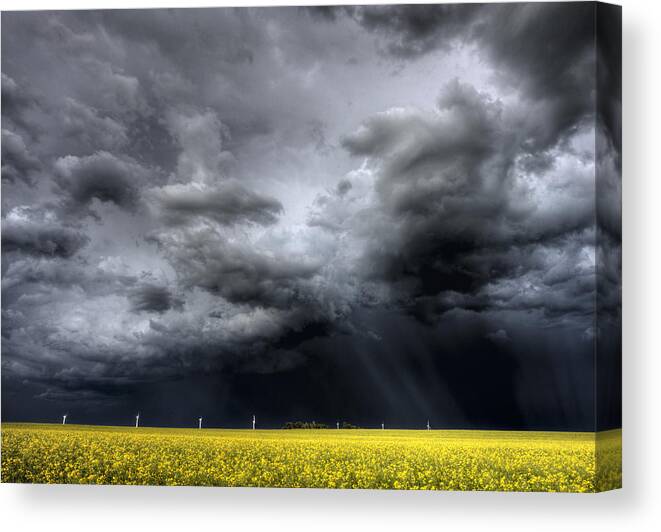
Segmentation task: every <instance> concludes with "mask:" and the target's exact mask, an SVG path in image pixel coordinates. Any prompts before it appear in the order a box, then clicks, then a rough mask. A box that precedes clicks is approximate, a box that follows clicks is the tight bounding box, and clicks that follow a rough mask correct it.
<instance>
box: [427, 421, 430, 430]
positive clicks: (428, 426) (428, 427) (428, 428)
mask: <svg viewBox="0 0 661 532" xmlns="http://www.w3.org/2000/svg"><path fill="white" fill-rule="evenodd" d="M427 430H431V425H430V424H429V420H427Z"/></svg>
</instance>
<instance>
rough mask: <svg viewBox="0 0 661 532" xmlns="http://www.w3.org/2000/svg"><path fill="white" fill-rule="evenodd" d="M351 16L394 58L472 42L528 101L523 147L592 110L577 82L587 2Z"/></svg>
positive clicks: (554, 137)
mask: <svg viewBox="0 0 661 532" xmlns="http://www.w3.org/2000/svg"><path fill="white" fill-rule="evenodd" d="M352 16H353V17H354V18H355V19H356V20H357V21H358V22H359V23H360V24H361V25H362V26H363V27H365V28H366V29H367V30H369V31H373V32H375V33H377V34H380V35H384V36H385V37H386V42H387V43H388V44H387V50H388V51H389V53H390V54H392V55H393V56H394V57H397V58H404V59H407V58H408V59H411V58H415V57H420V56H422V55H425V54H428V53H430V52H432V51H435V50H438V49H447V48H450V47H452V46H458V45H460V44H462V43H463V44H469V45H477V46H478V48H479V51H480V53H482V54H484V55H485V56H486V58H488V60H489V61H490V62H491V63H492V64H493V68H494V72H493V75H494V76H495V77H496V79H497V80H498V82H500V83H502V84H503V85H505V86H508V87H510V88H514V89H517V90H519V91H521V93H522V94H523V96H524V98H526V99H528V100H529V101H530V103H531V105H532V106H533V114H534V116H535V118H534V120H535V123H534V124H530V130H529V138H528V139H527V142H526V144H524V145H523V146H522V147H523V148H525V149H526V150H530V151H531V152H538V151H540V150H541V151H543V150H545V149H547V148H548V147H549V146H552V145H553V144H555V143H556V142H557V141H558V139H559V138H560V136H562V135H564V134H567V133H568V131H569V130H570V129H571V128H574V127H576V125H577V124H578V123H579V122H580V121H581V120H584V119H586V118H587V117H588V116H589V115H590V113H591V112H592V108H593V106H594V94H593V93H592V92H591V91H586V90H585V87H586V86H590V85H592V84H594V70H595V69H594V67H593V65H594V60H595V57H594V52H595V50H594V34H595V26H594V20H595V6H594V4H591V3H589V2H585V3H573V4H568V3H562V2H559V3H512V4H493V5H489V4H473V5H462V6H457V5H419V6H373V7H372V6H364V7H360V8H356V9H355V10H354V11H352ZM529 112H530V110H529Z"/></svg>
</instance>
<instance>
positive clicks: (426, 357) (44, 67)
mask: <svg viewBox="0 0 661 532" xmlns="http://www.w3.org/2000/svg"><path fill="white" fill-rule="evenodd" d="M595 9H596V8H595V6H594V4H590V3H585V4H568V3H558V4H520V3H515V4H502V5H488V4H467V5H450V4H447V5H416V6H413V5H412V6H357V7H356V6H339V7H321V8H305V9H301V8H246V9H229V8H228V9H177V10H131V11H122V10H112V11H69V12H64V11H62V12H21V13H18V12H17V13H3V32H2V65H3V72H2V187H3V189H2V192H3V195H2V196H3V203H2V251H3V272H2V273H3V277H2V290H3V309H2V312H3V314H2V316H3V319H2V335H3V344H2V366H3V374H2V378H3V417H4V416H8V417H11V418H16V419H23V418H25V419H27V418H30V419H33V418H36V417H39V416H38V415H35V414H34V413H35V412H56V411H59V410H58V409H61V408H63V406H62V405H71V404H78V405H79V416H80V419H83V418H84V417H85V416H87V415H91V414H90V412H91V405H94V411H95V412H103V413H102V414H98V415H102V416H105V420H107V421H115V420H116V419H117V417H115V416H120V415H124V414H123V413H121V412H123V411H124V410H128V409H132V408H134V407H136V408H139V409H141V410H143V409H144V411H145V412H147V411H148V410H149V408H151V409H152V412H153V416H154V418H153V419H155V420H156V419H159V420H160V422H161V423H164V424H179V423H182V421H181V420H182V419H184V417H185V416H187V415H189V412H188V410H187V411H186V412H184V411H183V410H181V408H183V407H181V405H174V403H173V402H172V401H170V399H168V398H169V397H174V396H177V395H182V394H183V395H185V396H187V397H190V402H189V403H187V405H188V406H190V408H189V410H190V409H193V408H195V409H200V408H202V407H203V405H209V404H213V405H215V410H214V412H215V414H214V415H217V416H218V418H217V419H218V422H219V423H220V422H221V421H223V422H227V423H229V424H231V423H235V422H237V420H239V419H243V418H244V416H246V415H247V412H254V411H255V410H258V409H261V410H260V411H261V412H263V413H264V416H266V418H267V419H270V420H272V422H273V423H274V424H279V423H280V422H281V421H284V420H287V418H288V416H297V417H300V418H305V417H306V416H307V417H310V419H317V420H327V421H329V420H330V421H332V420H333V419H336V417H342V418H349V417H352V419H355V421H356V422H363V423H371V422H372V421H371V420H372V418H373V417H374V416H377V417H379V416H382V417H383V416H386V417H387V418H388V419H391V420H392V423H393V424H394V425H397V424H399V425H400V426H417V425H416V424H418V423H419V422H420V420H421V419H425V420H426V419H428V418H431V419H432V420H433V423H436V424H438V425H440V424H446V425H447V426H462V427H469V426H488V427H501V428H502V427H520V428H530V427H537V428H540V427H541V428H574V429H581V430H585V429H586V428H588V429H589V428H590V427H591V426H593V421H594V420H593V418H592V417H591V416H592V413H593V411H594V408H593V407H594V404H593V400H594V388H593V380H592V375H593V370H594V367H593V364H594V359H593V349H594V342H595V341H596V340H595V338H597V339H599V338H608V335H605V336H604V333H603V332H602V331H600V330H599V329H598V328H597V329H595V324H594V320H595V297H596V296H597V295H601V301H602V302H601V304H600V311H601V312H602V313H603V314H604V315H607V316H609V317H610V318H612V320H613V321H612V323H611V324H615V325H614V327H616V326H617V320H618V319H619V318H618V316H619V314H618V313H619V305H620V294H619V290H618V287H619V283H620V273H619V264H620V262H621V259H620V244H619V240H620V237H621V231H620V223H619V219H620V211H619V195H620V193H621V181H620V167H621V163H620V150H621V138H620V136H619V124H620V121H621V114H620V106H621V94H620V93H619V92H618V91H617V90H613V91H611V92H609V93H608V97H602V98H601V99H598V98H597V97H596V95H595V87H596V86H597V83H600V84H601V85H602V86H604V87H606V86H610V85H612V84H617V79H616V78H617V76H616V71H617V61H616V59H617V57H616V56H617V53H616V52H617V47H616V46H614V45H608V44H606V45H603V46H601V47H599V49H597V47H595V35H597V33H598V32H599V31H600V30H599V23H600V22H599V21H600V20H601V19H600V18H599V17H598V16H597V17H595ZM610 65H615V68H614V69H612V68H610ZM596 161H598V164H597V163H596ZM595 175H597V176H598V178H597V179H596V178H595ZM597 188H599V189H600V198H602V199H600V201H599V202H598V204H597V205H596V207H595V194H596V191H597ZM596 217H598V220H599V223H598V226H596V224H595V219H596ZM602 236H603V238H602V239H601V240H600V245H599V246H597V238H598V237H602ZM597 277H599V282H597ZM597 285H598V286H597ZM600 335H602V336H600ZM554 346H557V348H555V347H554ZM487 375H489V376H491V377H492V378H491V379H490V378H487ZM475 386H479V387H481V389H484V390H487V391H488V392H489V393H490V400H489V401H488V403H489V404H488V405H487V404H485V402H484V401H478V400H477V399H476V398H475V397H471V395H470V394H469V393H468V392H466V390H468V389H474V388H475ZM497 390H500V393H499V394H498V393H496V392H497ZM503 390H505V391H503ZM156 398H162V401H160V400H156ZM361 398H362V399H361ZM159 401H160V402H159ZM188 406H187V408H188ZM49 415H50V414H49ZM146 415H148V414H146ZM196 415H197V414H196ZM159 416H160V417H159ZM388 416H389V417H388ZM74 417H75V416H74ZM382 417H379V420H381V419H382ZM86 419H87V418H86ZM89 421H90V422H98V421H100V420H96V421H95V420H93V419H89ZM616 422H617V421H614V423H616Z"/></svg>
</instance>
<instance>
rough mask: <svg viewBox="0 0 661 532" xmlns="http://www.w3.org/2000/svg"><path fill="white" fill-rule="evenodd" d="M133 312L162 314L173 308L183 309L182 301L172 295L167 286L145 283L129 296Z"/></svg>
mask: <svg viewBox="0 0 661 532" xmlns="http://www.w3.org/2000/svg"><path fill="white" fill-rule="evenodd" d="M128 298H129V301H130V302H131V310H133V312H155V313H158V314H162V313H163V312H166V311H168V310H170V309H172V308H177V309H181V306H182V301H181V300H180V299H178V298H177V297H176V296H175V295H174V294H172V293H171V292H170V290H169V288H168V287H167V286H161V285H158V284H154V283H149V282H145V283H142V284H140V285H139V286H137V287H135V288H134V289H133V290H131V292H130V293H129V294H128Z"/></svg>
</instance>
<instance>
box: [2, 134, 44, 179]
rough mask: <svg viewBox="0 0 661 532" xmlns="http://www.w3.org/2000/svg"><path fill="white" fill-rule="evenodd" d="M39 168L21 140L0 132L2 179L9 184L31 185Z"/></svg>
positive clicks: (18, 137)
mask: <svg viewBox="0 0 661 532" xmlns="http://www.w3.org/2000/svg"><path fill="white" fill-rule="evenodd" d="M40 168H41V164H40V162H39V160H38V159H37V158H36V157H33V156H32V155H31V154H30V152H29V150H28V148H27V146H26V145H25V141H24V140H23V138H22V137H21V136H20V135H18V134H17V133H13V132H11V131H8V130H6V129H3V130H2V179H3V180H6V181H10V182H17V181H23V182H25V183H27V184H28V185H31V184H32V183H33V181H34V176H33V175H34V173H35V172H37V171H38V170H39V169H40Z"/></svg>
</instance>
